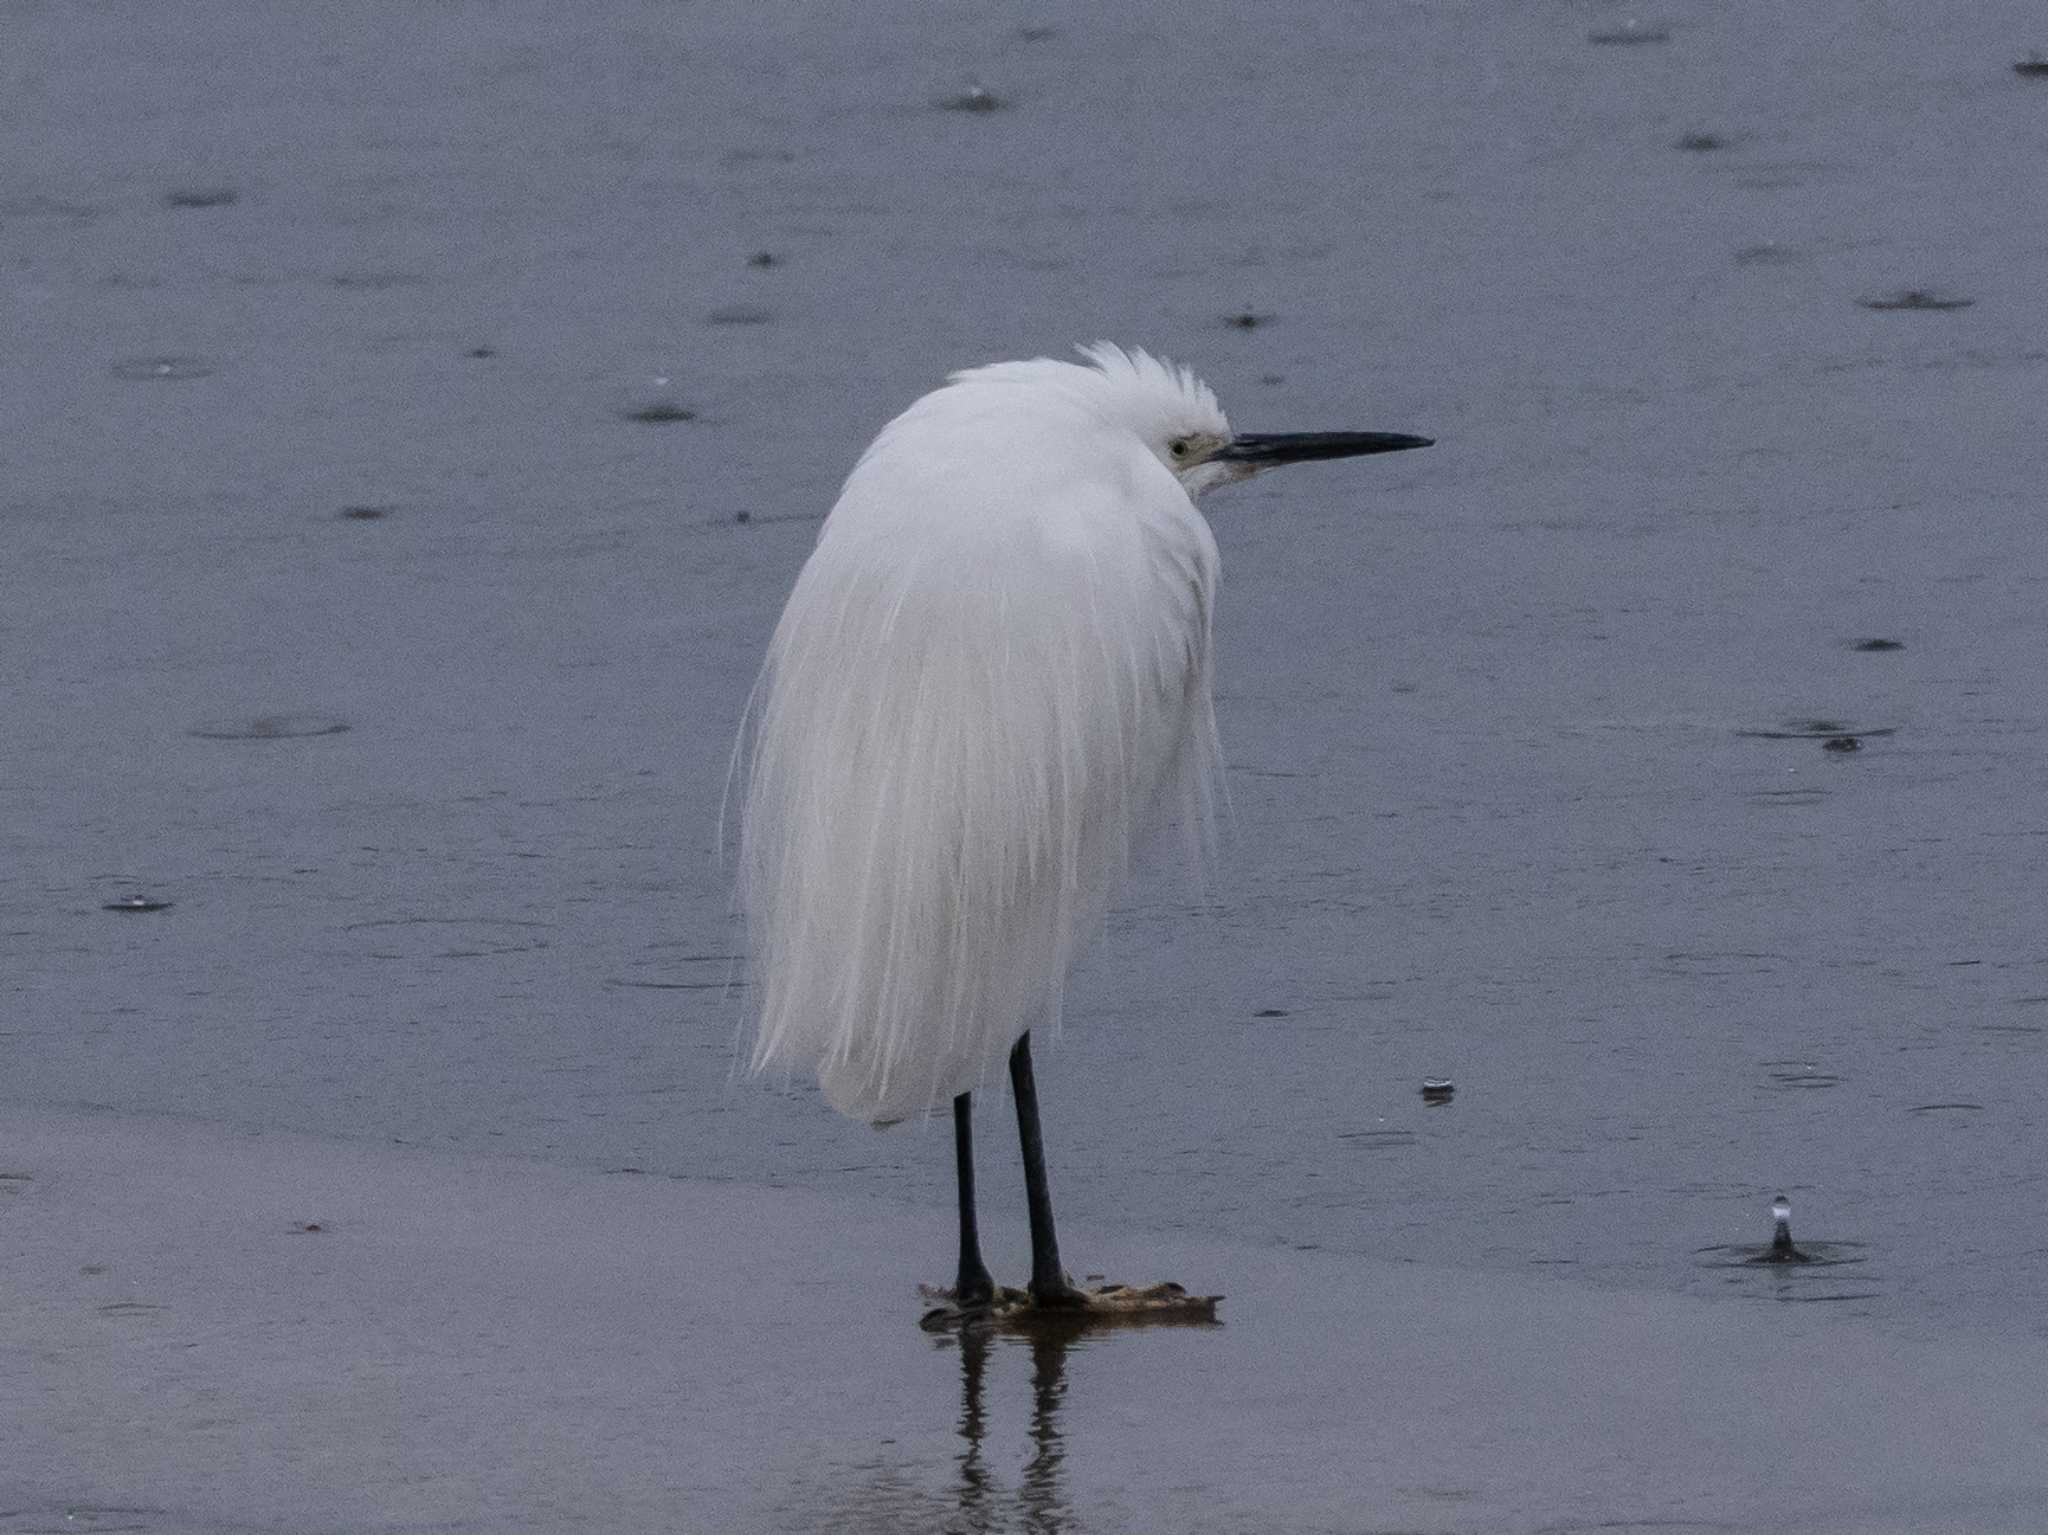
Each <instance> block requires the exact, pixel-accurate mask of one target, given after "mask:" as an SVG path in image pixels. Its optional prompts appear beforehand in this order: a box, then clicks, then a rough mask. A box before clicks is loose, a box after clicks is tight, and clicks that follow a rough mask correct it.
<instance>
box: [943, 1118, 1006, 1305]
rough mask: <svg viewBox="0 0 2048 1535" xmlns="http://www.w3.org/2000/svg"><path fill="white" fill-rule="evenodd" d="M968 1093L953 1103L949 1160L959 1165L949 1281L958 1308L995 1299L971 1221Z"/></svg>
mask: <svg viewBox="0 0 2048 1535" xmlns="http://www.w3.org/2000/svg"><path fill="white" fill-rule="evenodd" d="M973 1096H974V1095H973V1094H972V1093H962V1094H961V1095H960V1096H959V1097H957V1098H955V1099H954V1100H953V1156H954V1158H955V1160H956V1161H957V1162H958V1163H959V1165H960V1275H959V1277H958V1278H957V1279H955V1280H954V1281H953V1299H954V1301H955V1303H957V1304H959V1305H962V1306H972V1305H985V1304H987V1303H988V1302H989V1301H990V1300H993V1299H994V1298H995V1293H996V1285H995V1281H994V1280H993V1279H991V1278H989V1273H988V1267H987V1265H985V1264H984V1263H983V1262H982V1261H981V1235H980V1232H979V1231H978V1230H977V1229H976V1227H975V1220H974V1110H973V1105H972V1104H971V1102H970V1101H969V1100H971V1099H972V1098H973Z"/></svg>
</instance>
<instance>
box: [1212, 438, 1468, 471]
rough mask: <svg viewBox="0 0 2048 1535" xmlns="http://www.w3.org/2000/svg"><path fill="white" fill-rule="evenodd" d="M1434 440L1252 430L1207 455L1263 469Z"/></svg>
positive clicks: (1422, 445) (1398, 448) (1399, 448)
mask: <svg viewBox="0 0 2048 1535" xmlns="http://www.w3.org/2000/svg"><path fill="white" fill-rule="evenodd" d="M1435 441H1436V439H1435V438H1434V437H1410V436H1409V435H1408V434H1407V433H1406V432H1275V433H1267V434H1264V435H1260V434H1257V433H1252V434H1247V435H1245V436H1242V437H1233V438H1232V439H1231V440H1230V442H1229V443H1228V444H1227V445H1225V446H1224V447H1221V448H1218V449H1217V450H1216V452H1215V453H1214V454H1212V455H1211V457H1212V458H1216V459H1220V460H1221V461H1223V462H1224V463H1228V464H1251V465H1253V466H1254V467H1256V468H1260V469H1264V468H1266V467H1268V466H1269V465H1272V464H1305V463H1307V462H1308V461H1309V460H1311V459H1317V458H1357V457H1358V456H1359V455H1360V454H1362V453H1399V452H1400V451H1402V449H1404V448H1426V447H1429V446H1430V445H1431V444H1432V443H1434V442H1435Z"/></svg>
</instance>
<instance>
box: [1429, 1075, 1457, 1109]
mask: <svg viewBox="0 0 2048 1535" xmlns="http://www.w3.org/2000/svg"><path fill="white" fill-rule="evenodd" d="M1457 1090H1458V1087H1457V1084H1456V1083H1455V1082H1453V1081H1452V1080H1451V1079H1450V1078H1449V1077H1424V1078H1423V1079H1422V1096H1423V1098H1424V1100H1425V1101H1427V1102H1430V1103H1447V1102H1449V1101H1450V1097H1451V1094H1453V1093H1455V1092H1456V1091H1457Z"/></svg>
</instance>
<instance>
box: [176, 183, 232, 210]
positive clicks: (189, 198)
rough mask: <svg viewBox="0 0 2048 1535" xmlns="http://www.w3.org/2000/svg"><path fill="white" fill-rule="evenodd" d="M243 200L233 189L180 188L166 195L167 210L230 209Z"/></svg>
mask: <svg viewBox="0 0 2048 1535" xmlns="http://www.w3.org/2000/svg"><path fill="white" fill-rule="evenodd" d="M241 200H242V194H241V193H240V192H237V191H236V190H235V189H234V188H233V187H179V188H177V189H175V190H174V191H170V192H166V193H164V206H165V207H166V208H228V207H232V206H233V205H234V204H236V203H238V202H240V201H241Z"/></svg>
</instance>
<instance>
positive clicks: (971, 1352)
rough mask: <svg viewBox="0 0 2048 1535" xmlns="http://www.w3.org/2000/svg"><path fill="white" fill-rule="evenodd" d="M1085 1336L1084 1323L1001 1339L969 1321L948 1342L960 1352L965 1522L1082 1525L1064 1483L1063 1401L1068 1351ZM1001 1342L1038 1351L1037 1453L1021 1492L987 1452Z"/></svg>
mask: <svg viewBox="0 0 2048 1535" xmlns="http://www.w3.org/2000/svg"><path fill="white" fill-rule="evenodd" d="M1079 1336H1080V1334H1079V1332H1078V1331H1076V1330H1073V1329H1061V1330H1059V1331H1043V1330H1042V1331H1038V1332H1035V1333H1033V1334H1032V1335H1030V1336H1028V1337H1023V1338H1016V1337H1011V1338H1000V1339H999V1338H997V1337H996V1336H995V1335H994V1334H993V1333H992V1332H991V1331H990V1330H989V1329H987V1328H981V1327H968V1328H963V1329H962V1330H961V1331H960V1332H959V1333H958V1334H957V1335H956V1336H953V1337H949V1338H946V1339H943V1340H942V1341H941V1343H940V1345H939V1346H940V1347H942V1348H957V1349H959V1351H960V1439H961V1449H960V1455H959V1467H960V1484H959V1497H960V1523H959V1525H958V1528H959V1529H961V1530H963V1531H977V1532H978V1531H992V1530H1003V1529H1021V1530H1028V1531H1031V1532H1033V1535H1039V1532H1045V1535H1051V1532H1054V1531H1062V1532H1065V1531H1072V1530H1074V1529H1075V1528H1076V1526H1075V1524H1074V1522H1073V1520H1072V1517H1071V1514H1070V1511H1069V1509H1068V1506H1067V1500H1066V1494H1065V1492H1064V1490H1063V1489H1062V1487H1061V1486H1060V1467H1061V1465H1062V1463H1063V1462H1064V1461H1065V1460H1066V1457H1067V1451H1066V1441H1065V1439H1064V1438H1063V1437H1062V1435H1061V1430H1060V1405H1061V1402H1062V1400H1063V1399H1064V1398H1065V1396H1066V1394H1067V1350H1068V1349H1069V1348H1071V1347H1072V1346H1073V1344H1074V1342H1075V1341H1076V1339H1078V1338H1079ZM998 1346H1001V1347H1003V1348H1004V1350H1005V1352H1008V1351H1011V1350H1015V1349H1019V1348H1028V1349H1029V1350H1030V1353H1031V1427H1030V1444H1031V1458H1030V1459H1029V1460H1028V1461H1026V1462H1025V1464H1024V1470H1023V1474H1022V1475H1021V1477H1020V1478H1019V1480H1018V1485H1017V1490H1016V1493H1015V1495H1014V1497H1010V1496H1006V1495H1005V1491H1004V1489H1003V1488H1002V1486H1001V1484H1000V1482H999V1481H998V1480H997V1478H996V1477H995V1476H994V1475H993V1474H992V1473H991V1471H990V1470H989V1466H988V1460H987V1455H986V1444H987V1437H988V1403H987V1389H988V1376H989V1367H990V1353H991V1351H992V1350H993V1349H994V1348H996V1347H998Z"/></svg>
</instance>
